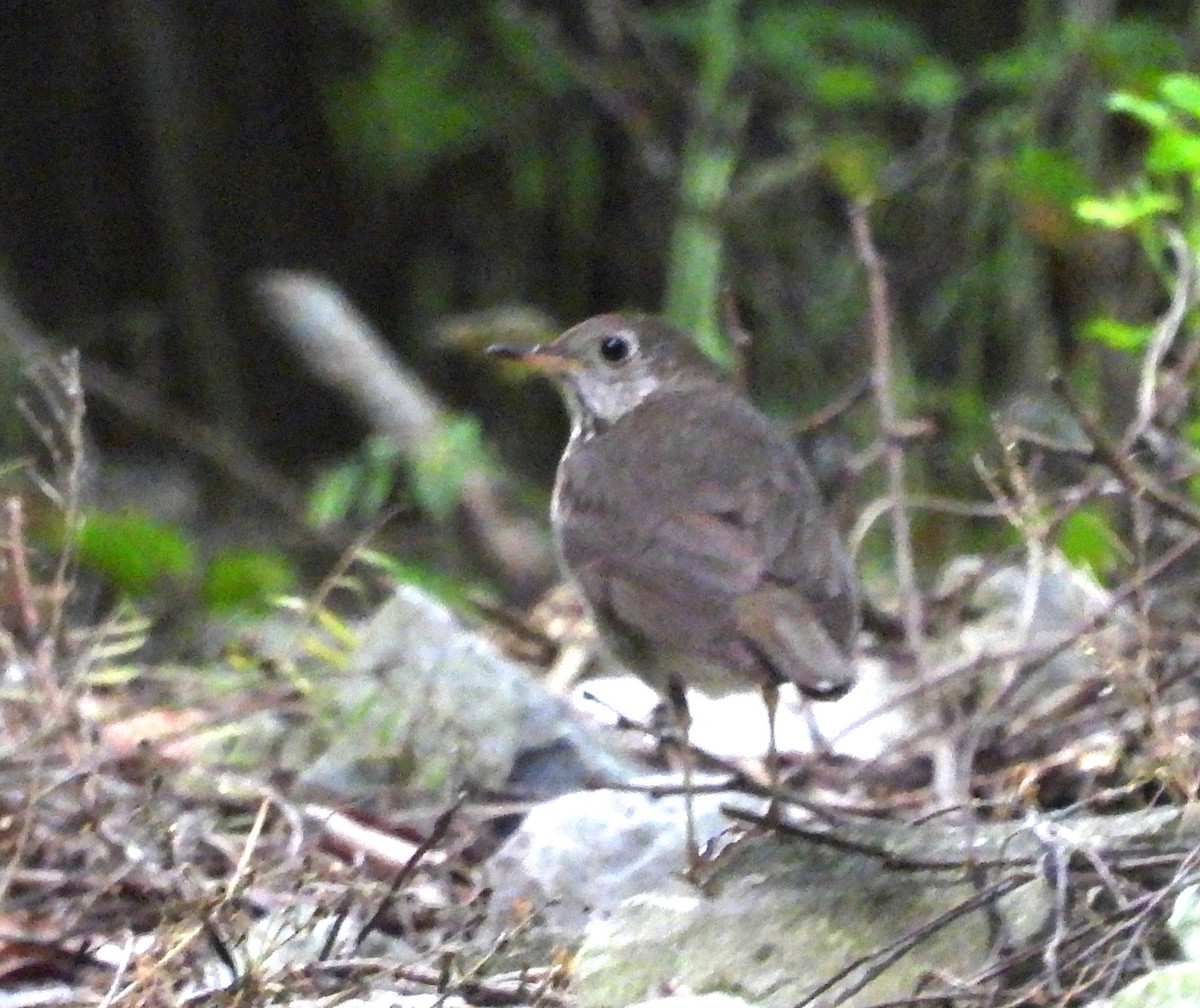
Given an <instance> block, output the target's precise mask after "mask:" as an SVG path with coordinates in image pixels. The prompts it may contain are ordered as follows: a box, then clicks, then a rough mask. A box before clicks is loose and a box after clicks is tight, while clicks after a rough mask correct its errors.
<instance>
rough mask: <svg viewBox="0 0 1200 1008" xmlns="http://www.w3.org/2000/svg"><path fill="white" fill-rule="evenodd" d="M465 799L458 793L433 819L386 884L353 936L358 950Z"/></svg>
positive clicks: (446, 831)
mask: <svg viewBox="0 0 1200 1008" xmlns="http://www.w3.org/2000/svg"><path fill="white" fill-rule="evenodd" d="M466 800H467V796H466V795H465V794H460V795H459V796H458V797H457V798H455V799H454V801H453V802H452V803H451V804H450V806H449V807H448V808H447V809H446V810H445V811H444V812H442V813H441V815H439V816H438V817H437V819H436V820H435V821H434V824H433V828H432V829H431V830H430V831H429V835H428V836H427V837H425V839H424V840H422V841H421V843H420V844H419V845H418V846H417V849H416V850H415V851H413V853H412V857H410V858H409V859H408V861H407V862H406V863H405V865H404V866H403V867H402V868H401V869H400V870H399V871H398V872H397V873H396V875H395V877H394V878H393V879H392V883H391V885H389V886H388V891H387V892H386V893H384V896H383V899H382V900H380V901H379V906H377V907H376V908H375V912H374V913H373V914H371V916H370V918H368V920H367V922H366V923H365V924H363V926H362V928H361V929H360V930H359V932H358V934H357V935H355V936H354V943H353V946H352V947H353V948H354V950H355V951H358V949H359V948H361V947H362V943H363V942H364V941H366V939H367V936H368V935H369V934H370V933H371V932H372V931H374V930H375V928H376V927H377V926H378V924H379V922H380V921H381V920H382V919H383V915H384V914H385V913H386V912H387V909H388V907H390V906H391V905H392V903H393V901H394V900H395V899H396V895H397V894H398V893H399V892H400V890H401V888H403V887H404V886H405V885H407V884H408V882H409V880H411V879H412V877H413V876H414V875H415V874H416V873H417V867H418V866H419V865H420V864H421V860H422V859H423V858H424V857H425V855H426V854H428V853H429V852H430V851H431V850H433V848H434V847H436V846H437V845H438V844H439V843H441V842H442V840H443V839H444V838H445V836H446V834H447V833H448V832H449V830H450V824H451V823H452V822H454V817H455V816H457V815H458V813H459V810H460V809H462V807H463V803H464V802H465V801H466Z"/></svg>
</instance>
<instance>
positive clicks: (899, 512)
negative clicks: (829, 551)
mask: <svg viewBox="0 0 1200 1008" xmlns="http://www.w3.org/2000/svg"><path fill="white" fill-rule="evenodd" d="M850 230H851V232H852V234H853V236H854V246H855V249H856V250H857V252H858V257H859V260H860V261H861V262H862V264H863V267H864V269H866V272H867V290H868V294H869V298H870V306H871V309H870V312H871V313H870V318H871V346H872V368H871V383H872V387H873V389H874V391H875V401H876V404H877V406H878V408H879V424H880V427H881V428H882V430H883V437H884V449H883V451H884V462H885V465H886V471H887V483H888V496H889V497H890V498H891V501H892V504H891V507H890V509H889V512H888V513H889V516H890V518H891V526H892V548H893V550H894V551H895V558H896V581H897V588H898V591H899V596H900V604H901V610H902V616H903V622H904V635H905V643H906V645H907V647H908V650H909V652H910V653H911V654H912V657H913V660H914V661H915V662H916V664H917V668H918V670H919V671H921V670H923V664H924V662H923V651H924V630H925V613H924V607H923V605H922V600H921V593H920V590H919V588H918V585H917V575H916V564H915V562H914V559H913V543H912V527H911V524H910V521H909V514H908V497H907V489H906V487H905V473H904V448H903V445H902V444H901V443H900V442H899V441H898V440H897V439H896V433H897V431H899V430H900V427H901V423H900V415H899V408H898V406H897V404H896V393H895V388H894V384H893V383H894V364H893V360H892V331H891V308H890V306H889V297H888V287H887V278H886V277H885V276H884V269H883V261H882V260H881V259H880V256H879V252H878V251H877V250H876V248H875V243H874V241H873V240H872V238H871V228H870V223H869V221H868V219H867V206H866V205H865V204H863V203H861V202H857V203H854V204H853V205H852V206H851V208H850Z"/></svg>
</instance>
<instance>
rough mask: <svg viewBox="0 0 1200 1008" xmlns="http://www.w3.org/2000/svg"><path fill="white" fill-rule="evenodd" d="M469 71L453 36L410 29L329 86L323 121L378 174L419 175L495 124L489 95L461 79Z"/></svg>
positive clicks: (464, 53) (466, 78)
mask: <svg viewBox="0 0 1200 1008" xmlns="http://www.w3.org/2000/svg"><path fill="white" fill-rule="evenodd" d="M472 72H473V68H472V64H471V59H470V57H469V55H468V53H467V51H466V47H465V46H464V45H463V44H462V43H461V42H460V41H459V40H458V39H456V38H454V37H452V36H450V35H447V34H445V33H442V32H435V31H433V30H430V29H416V28H411V27H410V28H408V29H407V30H405V31H403V32H398V33H394V34H392V35H390V36H389V37H388V41H387V44H386V46H384V47H383V48H382V49H381V50H380V51H379V52H378V53H377V55H376V57H375V60H374V62H373V63H372V65H371V67H370V70H369V72H368V73H367V74H366V76H364V77H356V78H344V79H342V80H340V81H337V82H335V83H334V84H332V85H331V86H330V88H329V91H328V103H327V106H328V115H329V120H330V124H331V126H332V127H333V130H334V133H335V134H336V135H337V136H338V139H339V141H340V142H341V144H342V145H343V146H344V147H345V148H346V149H347V150H350V151H354V152H357V153H358V154H360V155H364V156H366V157H367V158H369V159H370V161H372V162H373V163H374V165H375V167H376V170H377V171H380V172H381V173H384V174H388V175H392V176H398V177H402V178H413V177H419V176H420V175H423V174H425V173H426V172H427V171H428V170H429V169H430V168H432V167H433V165H434V164H435V163H437V162H438V161H440V160H443V159H445V158H447V157H450V156H453V155H457V154H461V153H463V152H465V151H468V150H473V149H475V148H477V147H479V146H480V145H481V144H482V143H483V142H484V141H485V140H486V139H487V137H488V136H489V135H490V134H491V132H492V131H493V130H495V129H497V128H499V125H500V119H499V117H498V116H496V115H495V98H494V96H493V95H489V94H488V93H485V92H481V91H478V90H475V89H474V88H472V87H471V86H469V85H467V84H465V83H464V82H465V81H470V80H471V79H472Z"/></svg>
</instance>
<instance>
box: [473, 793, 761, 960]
mask: <svg viewBox="0 0 1200 1008" xmlns="http://www.w3.org/2000/svg"><path fill="white" fill-rule="evenodd" d="M734 797H735V796H733V795H730V794H715V795H714V794H707V795H697V796H696V798H695V803H696V804H695V808H696V826H697V833H698V836H699V838H700V840H701V842H702V843H703V842H706V841H708V840H710V839H712V838H713V837H715V836H717V835H718V834H719V833H720V832H721V831H722V830H723V829H725V828H726V827H727V826H728V825H729V820H728V819H726V818H725V816H723V815H722V814H721V809H720V807H721V805H722V804H723V803H725V802H728V801H730V799H731V798H734ZM743 801H744V800H743ZM684 830H685V827H684V810H683V798H682V797H681V796H679V795H671V796H666V797H662V798H656V797H653V796H651V795H648V794H643V793H639V792H625V791H588V792H579V793H576V794H569V795H563V796H562V797H560V798H556V799H554V800H553V801H549V802H545V803H544V804H542V805H539V806H537V807H536V808H534V809H533V810H532V811H531V812H530V813H529V815H527V816H526V817H525V820H524V822H523V823H522V824H521V826H520V828H519V829H518V830H517V831H516V832H515V833H514V834H513V835H512V836H511V837H509V839H508V841H507V842H506V843H505V844H504V846H503V847H501V848H500V850H499V851H497V852H496V854H495V855H494V856H493V857H492V859H491V860H490V861H489V862H488V865H487V879H488V881H489V882H490V883H491V884H492V889H493V896H492V902H491V907H492V910H493V917H494V920H495V924H496V925H498V926H500V927H506V926H509V925H511V924H512V923H514V922H515V921H517V920H519V919H521V918H522V917H523V916H525V913H526V908H528V907H532V908H533V909H534V910H535V911H536V912H537V914H538V921H537V934H536V935H535V936H533V937H531V939H530V941H529V943H528V946H527V947H531V948H537V949H542V950H547V949H553V948H556V947H573V946H575V945H577V944H578V943H579V940H580V938H581V936H582V934H583V929H584V927H585V926H586V925H587V924H588V922H589V921H593V920H603V919H605V918H606V917H608V916H609V915H610V914H611V913H613V912H614V911H615V910H616V909H617V908H618V907H619V906H620V905H621V903H622V902H623V901H624V900H626V899H628V898H629V897H630V896H633V895H635V894H637V893H643V892H646V891H648V890H652V889H658V888H661V887H664V886H665V887H667V888H668V889H672V890H674V889H676V888H678V891H679V892H680V893H681V894H686V893H687V892H689V891H691V889H690V887H689V886H688V885H687V884H686V883H684V882H682V880H681V879H679V878H678V876H679V875H680V874H681V873H682V872H683V870H684V869H685V868H686V867H687V864H686V859H685V853H684Z"/></svg>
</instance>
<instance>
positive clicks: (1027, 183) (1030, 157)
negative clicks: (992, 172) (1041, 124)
mask: <svg viewBox="0 0 1200 1008" xmlns="http://www.w3.org/2000/svg"><path fill="white" fill-rule="evenodd" d="M1009 186H1010V188H1011V189H1012V190H1013V191H1014V194H1016V195H1018V196H1019V197H1020V198H1021V199H1022V200H1023V201H1026V202H1032V201H1033V200H1034V199H1042V200H1047V201H1049V202H1050V203H1052V204H1055V205H1058V206H1063V205H1070V204H1073V203H1074V202H1075V201H1076V200H1077V199H1079V198H1080V197H1082V196H1083V194H1084V193H1085V192H1087V191H1088V189H1089V185H1088V179H1087V175H1086V173H1085V172H1084V170H1083V169H1082V167H1080V165H1079V162H1078V160H1077V159H1075V158H1073V157H1071V156H1070V155H1069V154H1065V153H1063V152H1062V151H1058V150H1052V149H1051V148H1049V147H1042V146H1040V145H1038V144H1032V143H1030V144H1025V145H1023V146H1022V147H1021V148H1020V150H1018V151H1017V154H1016V156H1015V157H1014V158H1013V160H1012V165H1011V168H1010V177H1009Z"/></svg>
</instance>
